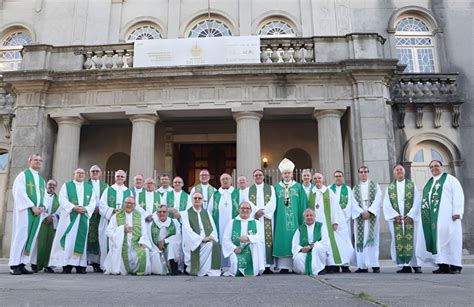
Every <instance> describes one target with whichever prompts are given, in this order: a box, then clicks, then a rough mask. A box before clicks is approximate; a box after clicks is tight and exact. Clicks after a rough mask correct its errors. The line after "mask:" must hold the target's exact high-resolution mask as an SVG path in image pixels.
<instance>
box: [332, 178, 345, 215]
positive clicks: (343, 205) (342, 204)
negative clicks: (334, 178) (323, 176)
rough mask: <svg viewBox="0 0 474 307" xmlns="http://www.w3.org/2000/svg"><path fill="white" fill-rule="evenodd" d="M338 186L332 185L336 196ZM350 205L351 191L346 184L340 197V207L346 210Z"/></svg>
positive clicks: (342, 187) (343, 185)
mask: <svg viewBox="0 0 474 307" xmlns="http://www.w3.org/2000/svg"><path fill="white" fill-rule="evenodd" d="M336 187H337V186H336V184H335V183H334V184H333V185H331V187H330V189H331V190H332V191H333V192H334V194H336ZM348 203H349V190H348V189H347V185H345V184H344V183H343V184H342V185H341V195H340V196H339V205H340V206H341V208H342V209H343V210H344V209H346V207H347V204H348Z"/></svg>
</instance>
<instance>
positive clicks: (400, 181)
mask: <svg viewBox="0 0 474 307" xmlns="http://www.w3.org/2000/svg"><path fill="white" fill-rule="evenodd" d="M404 182H405V178H403V180H397V183H400V184H401V183H404Z"/></svg>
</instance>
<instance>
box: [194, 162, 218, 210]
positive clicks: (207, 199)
mask: <svg viewBox="0 0 474 307" xmlns="http://www.w3.org/2000/svg"><path fill="white" fill-rule="evenodd" d="M210 178H211V175H210V174H209V171H208V170H207V169H202V170H201V171H200V172H199V184H198V185H195V186H194V187H193V188H192V189H191V192H189V195H193V194H194V192H201V193H202V195H203V197H204V201H203V203H202V208H203V209H204V210H208V211H209V212H210V213H211V214H212V211H210V210H209V208H208V207H209V205H210V204H212V202H213V200H212V197H213V196H214V192H215V191H216V188H214V187H213V186H212V185H210V184H209V179H210ZM188 203H189V205H188V208H190V207H191V206H192V203H193V202H192V199H191V198H189V201H188ZM211 207H212V206H211Z"/></svg>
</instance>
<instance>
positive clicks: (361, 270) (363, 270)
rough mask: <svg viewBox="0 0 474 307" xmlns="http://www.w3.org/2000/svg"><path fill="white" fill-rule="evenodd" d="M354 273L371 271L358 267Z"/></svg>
mask: <svg viewBox="0 0 474 307" xmlns="http://www.w3.org/2000/svg"><path fill="white" fill-rule="evenodd" d="M354 273H369V270H368V269H357V271H355V272H354Z"/></svg>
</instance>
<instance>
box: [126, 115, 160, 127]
mask: <svg viewBox="0 0 474 307" xmlns="http://www.w3.org/2000/svg"><path fill="white" fill-rule="evenodd" d="M128 119H130V121H131V122H132V124H135V123H139V122H142V123H143V122H146V123H150V124H153V125H154V124H156V122H157V121H159V120H160V117H159V116H158V115H157V114H133V115H129V116H128Z"/></svg>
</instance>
